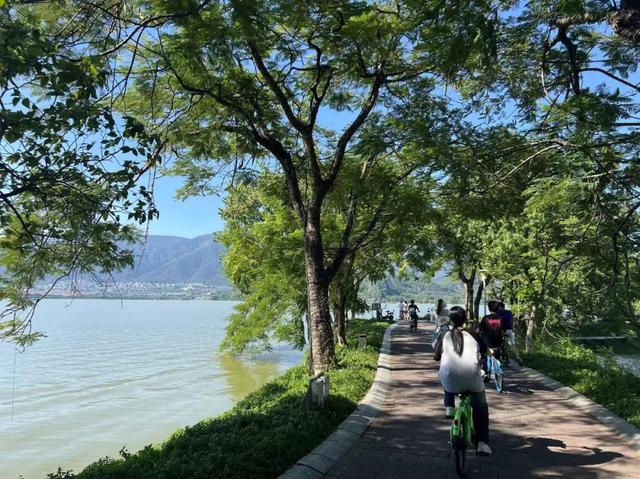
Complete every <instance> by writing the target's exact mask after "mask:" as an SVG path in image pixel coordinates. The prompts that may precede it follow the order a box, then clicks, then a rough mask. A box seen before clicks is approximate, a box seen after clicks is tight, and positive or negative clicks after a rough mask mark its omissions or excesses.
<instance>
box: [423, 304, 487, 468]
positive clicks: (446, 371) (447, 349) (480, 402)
mask: <svg viewBox="0 0 640 479" xmlns="http://www.w3.org/2000/svg"><path fill="white" fill-rule="evenodd" d="M466 319H467V313H466V311H465V310H464V308H461V307H460V306H454V307H452V308H451V310H450V312H449V320H450V321H451V323H452V327H451V329H450V330H449V331H446V332H445V333H444V334H443V335H442V336H441V337H440V339H439V340H438V343H437V344H436V348H435V353H434V355H433V358H434V359H435V360H436V361H440V370H439V371H438V377H439V378H440V383H441V384H442V386H443V387H444V406H445V416H446V417H453V415H454V412H455V395H456V394H460V393H469V396H470V399H471V407H472V408H473V423H474V427H475V432H476V439H477V441H478V454H480V455H482V456H488V455H490V454H491V447H489V444H488V442H489V405H488V404H487V397H486V395H485V392H484V382H483V381H482V369H481V358H482V356H483V355H484V354H485V353H486V351H487V345H486V344H485V342H484V341H483V340H482V338H480V337H479V336H478V335H477V334H476V333H472V332H469V331H467V330H466V329H464V323H465V321H466Z"/></svg>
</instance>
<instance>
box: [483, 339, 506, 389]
mask: <svg viewBox="0 0 640 479" xmlns="http://www.w3.org/2000/svg"><path fill="white" fill-rule="evenodd" d="M487 375H488V376H489V380H490V381H493V383H494V384H495V386H496V391H498V392H499V393H501V392H502V391H503V388H504V372H503V371H502V364H501V363H500V360H499V359H498V358H497V357H496V356H495V355H494V354H493V352H492V351H491V350H489V351H488V353H487Z"/></svg>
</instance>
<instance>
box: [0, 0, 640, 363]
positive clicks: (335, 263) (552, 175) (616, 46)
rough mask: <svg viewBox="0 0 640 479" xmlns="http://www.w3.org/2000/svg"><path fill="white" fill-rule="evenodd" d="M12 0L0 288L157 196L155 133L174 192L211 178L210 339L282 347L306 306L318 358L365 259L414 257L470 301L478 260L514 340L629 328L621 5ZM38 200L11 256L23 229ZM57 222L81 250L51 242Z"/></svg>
mask: <svg viewBox="0 0 640 479" xmlns="http://www.w3.org/2000/svg"><path fill="white" fill-rule="evenodd" d="M19 3H32V2H12V4H13V6H11V7H9V6H7V5H4V6H3V7H1V12H2V15H3V17H2V18H3V21H4V22H5V25H7V26H8V27H7V28H9V29H20V28H29V29H30V30H29V32H30V33H29V34H28V35H27V38H28V39H29V40H28V41H27V42H17V41H16V40H15V38H16V36H15V33H16V31H13V34H12V35H13V36H11V35H10V33H11V30H9V29H5V30H3V33H2V34H3V35H6V39H7V40H6V42H5V43H6V46H4V44H3V46H2V47H0V48H4V50H2V52H1V53H2V55H3V56H6V57H7V59H8V60H6V61H5V60H4V59H3V60H2V61H3V63H2V68H3V69H4V70H3V81H4V83H3V85H4V88H5V93H4V94H3V98H4V97H5V96H6V98H7V99H9V98H11V100H10V101H9V103H11V105H8V104H7V105H8V106H7V107H6V108H3V110H2V115H3V116H2V117H0V121H2V122H4V123H3V125H5V126H4V130H3V135H4V136H3V140H2V146H3V147H4V146H8V145H9V144H11V143H12V142H13V143H16V142H21V148H22V149H21V150H20V151H19V152H18V153H17V154H14V153H10V152H9V153H8V155H9V156H7V158H8V160H6V161H5V160H4V159H3V165H4V164H9V163H8V162H13V164H14V166H12V169H13V170H14V175H13V176H11V174H9V173H8V172H7V173H3V176H2V178H3V190H2V191H3V197H2V199H3V203H2V204H3V206H2V208H3V209H2V210H0V213H2V215H3V216H2V224H3V241H4V243H3V244H5V245H6V247H5V250H6V251H7V255H6V258H7V259H6V260H5V261H6V262H8V263H9V264H13V265H14V266H9V267H7V271H10V270H11V268H13V269H14V271H17V269H18V268H25V267H26V268H27V269H28V270H29V271H33V272H34V276H33V278H28V275H24V274H23V275H22V277H23V278H28V279H25V281H26V282H25V283H20V282H19V281H16V280H15V279H12V281H11V282H9V283H6V284H7V286H6V288H7V291H9V289H10V288H18V289H19V290H21V291H24V289H25V285H27V286H28V285H29V284H32V283H33V281H35V280H37V279H38V278H41V277H43V275H45V274H49V272H50V270H51V269H52V268H54V266H55V268H57V269H55V271H57V272H61V271H62V272H64V270H65V268H67V269H68V268H69V267H70V266H74V267H75V266H77V265H78V264H81V265H87V266H86V267H88V268H94V267H97V268H101V269H104V270H109V269H113V268H117V267H119V266H121V265H123V264H125V263H126V262H127V261H128V258H127V257H126V255H125V256H117V255H115V256H114V252H115V251H116V250H115V249H113V248H114V245H115V243H114V242H115V240H116V239H120V238H126V237H132V236H133V232H132V231H131V227H130V226H127V225H126V223H125V222H123V221H122V220H123V217H122V216H121V217H118V213H117V211H118V210H120V209H124V210H128V211H129V213H128V214H127V216H128V215H129V214H131V215H132V218H134V219H138V220H141V221H145V220H147V219H149V217H153V216H154V215H155V214H156V212H155V210H154V209H153V208H151V210H149V211H147V210H146V208H148V207H149V205H152V202H151V196H150V192H149V191H148V190H146V189H142V188H141V187H139V186H138V185H137V180H138V178H139V176H140V175H142V174H144V172H146V171H148V170H149V168H153V166H155V164H156V162H157V161H158V158H159V157H160V155H164V156H165V157H167V158H168V159H169V160H170V162H171V167H170V170H169V171H171V172H172V173H174V174H177V175H181V176H183V177H184V178H185V184H184V187H183V188H182V190H181V192H180V194H181V195H183V196H189V195H200V194H205V195H206V194H212V193H217V192H219V191H220V189H228V193H227V199H226V205H225V208H224V211H223V215H224V218H225V220H226V228H225V231H224V232H223V233H222V234H221V235H220V238H221V239H222V241H223V242H224V243H225V244H226V245H227V247H228V252H227V257H226V258H225V269H226V271H227V274H228V275H229V277H230V279H231V280H232V282H233V283H234V284H235V285H237V286H238V287H239V289H240V290H241V291H243V293H245V295H246V300H245V301H244V302H243V304H242V305H241V306H239V308H238V311H237V313H236V314H235V315H234V316H232V318H231V320H230V323H229V327H228V335H227V341H226V343H225V344H226V346H227V347H228V348H229V349H231V350H236V351H237V350H243V349H245V348H246V347H248V346H251V345H253V346H255V345H258V346H259V347H265V346H266V345H267V344H268V343H269V341H270V340H271V339H273V338H276V339H286V340H290V341H291V342H293V343H294V344H297V345H302V344H303V343H304V341H305V338H304V331H305V329H304V327H303V322H304V321H305V320H306V324H307V329H306V331H307V332H308V335H309V336H308V343H309V345H310V349H311V353H312V354H311V356H312V360H313V368H314V369H315V370H316V371H319V370H323V369H326V368H329V367H331V366H332V365H333V362H334V347H335V344H334V339H333V338H334V335H333V324H332V321H333V320H334V319H335V320H336V322H337V323H338V341H339V342H340V341H341V338H343V337H344V332H343V331H342V329H341V326H340V324H342V323H343V322H344V321H343V320H342V319H340V318H344V316H345V312H346V309H349V308H357V307H358V305H359V304H361V302H362V298H359V296H358V290H359V287H360V284H362V281H364V279H369V280H376V279H379V278H381V277H383V275H385V274H390V273H394V272H396V271H398V270H412V269H413V270H416V271H432V270H433V269H436V268H437V266H438V265H447V266H449V267H451V265H454V266H455V268H454V269H455V271H456V272H455V274H456V275H457V276H458V277H459V278H460V280H461V281H462V283H463V284H464V287H465V291H466V297H467V300H466V306H467V308H468V309H469V310H470V312H469V317H470V318H471V317H473V316H474V315H477V314H478V311H479V301H480V297H481V295H483V294H488V292H486V291H483V290H482V287H479V286H478V283H479V278H478V271H479V270H480V269H486V270H488V271H489V272H490V273H491V276H492V278H493V279H492V281H491V283H490V285H491V287H490V289H491V294H493V295H496V296H498V297H500V298H501V299H504V300H506V301H508V302H510V303H511V305H512V307H513V308H514V310H515V311H516V312H517V313H518V317H519V318H520V321H519V324H521V325H524V327H525V328H526V331H527V338H528V345H529V347H533V341H534V330H536V329H543V330H547V331H556V330H563V331H564V332H566V331H573V330H576V329H577V328H587V327H603V328H604V329H607V330H610V331H622V330H630V329H633V328H636V329H637V328H638V320H637V312H636V310H637V304H636V303H637V300H638V288H637V274H638V257H637V253H636V251H637V246H638V244H637V241H638V214H637V211H638V208H640V196H639V191H638V186H639V185H638V181H639V178H640V175H639V171H638V161H637V157H638V153H639V151H638V145H639V144H640V142H639V141H638V140H639V139H640V138H639V137H638V134H639V133H638V132H639V131H640V130H639V129H638V127H639V126H640V123H639V122H638V110H639V104H638V99H639V94H640V87H639V86H638V85H639V84H640V78H638V74H637V72H636V68H637V59H638V57H639V55H638V53H640V52H639V51H638V49H639V45H640V43H639V42H640V34H639V33H638V32H639V31H640V29H639V28H638V27H639V26H640V22H639V19H640V7H639V6H638V5H637V2H634V1H623V2H619V3H615V2H610V1H602V0H562V1H560V0H541V1H536V2H520V1H513V0H504V1H497V2H495V1H494V2H490V1H476V2H435V1H433V2H432V1H424V0H421V1H414V0H406V1H399V0H388V1H375V2H364V1H347V0H340V1H329V2H326V1H322V2H321V1H309V2H294V1H290V0H279V1H267V0H264V1H261V0H233V1H228V2H219V1H211V0H202V1H197V0H183V1H179V2H175V1H166V0H145V1H137V0H108V1H107V0H105V1H97V2H96V1H94V2H86V1H83V0H77V1H67V2H59V3H56V4H54V6H53V7H52V9H50V10H48V11H47V12H46V13H42V9H40V13H38V11H39V8H40V7H38V6H35V7H34V6H19V7H18V6H16V5H18V4H19ZM34 12H35V13H34ZM18 13H19V14H18ZM25 19H29V20H28V21H27V20H25ZM25 22H27V23H25ZM26 25H28V26H26ZM5 32H6V33H5ZM34 32H35V33H34ZM14 79H15V80H14ZM17 79H19V81H20V82H23V83H22V84H23V85H26V86H24V87H21V86H20V87H16V86H15V85H13V82H14V81H17ZM34 82H35V83H34ZM36 83H37V88H32V87H30V86H29V85H31V84H36ZM25 92H26V93H25ZM35 98H42V99H43V100H41V101H40V104H39V106H38V109H39V110H38V111H39V112H40V113H38V112H35V111H33V104H34V99H35ZM5 103H7V102H6V101H5V100H3V105H4V104H5ZM41 112H45V113H46V115H45V116H42V113H41ZM38 115H40V116H38ZM35 118H38V119H39V120H38V121H34V119H35ZM96 135H102V136H103V137H104V139H103V140H100V141H97V142H96V141H95V137H96ZM78 138H79V139H80V140H79V143H78V140H77V139H78ZM45 144H46V145H53V148H51V147H50V146H47V148H46V151H45V148H44V145H45ZM56 145H58V146H56ZM81 145H84V146H81ZM52 153H55V154H54V155H52ZM136 154H137V155H138V156H137V158H134V157H133V156H134V155H136ZM11 155H13V156H11ZM48 157H53V158H54V159H53V160H44V158H48ZM125 157H126V158H127V159H126V160H123V158H125ZM140 158H141V160H140ZM43 161H44V163H43ZM105 161H106V162H109V165H110V166H108V167H106V166H105ZM47 162H48V163H47ZM33 165H35V166H33ZM43 165H44V166H43ZM116 165H117V166H116ZM52 169H53V170H57V171H58V173H56V175H55V176H56V181H55V182H53V181H52V180H51V178H52V176H51V170H52ZM221 177H222V178H223V180H222V181H220V178H221ZM5 184H6V185H7V186H6V187H5ZM64 184H73V185H74V187H75V188H76V189H74V190H73V194H70V195H60V194H56V191H60V190H59V189H57V188H58V187H59V186H60V185H64ZM33 185H38V186H37V187H34V186H33ZM136 188H138V189H137V190H136V191H134V190H135V189H136ZM5 189H6V190H7V191H6V192H5ZM76 192H77V194H78V195H79V196H78V197H77V198H76V196H75V194H76ZM134 193H136V194H137V195H138V196H133V194H134ZM39 195H40V196H39ZM45 201H46V207H45V206H44V205H45V203H44V202H45ZM39 202H40V203H39ZM14 208H15V210H14ZM45 213H46V214H48V215H49V217H47V220H46V223H47V224H50V225H57V226H55V228H54V227H51V231H55V232H56V234H55V235H53V236H52V238H54V239H53V240H52V242H50V243H49V245H50V246H49V247H47V248H41V247H40V248H36V249H34V250H33V251H37V252H38V254H39V255H40V256H38V258H41V259H38V260H36V256H33V255H34V254H35V253H28V251H29V248H27V249H24V248H23V247H22V245H23V244H28V243H29V241H31V242H33V237H30V235H32V236H33V234H34V233H36V232H37V231H38V228H42V226H41V225H42V223H43V220H42V218H38V217H41V216H42V215H43V214H45ZM149 215H150V216H149ZM16 224H17V225H18V230H16V231H22V232H21V233H20V232H19V233H14V232H13V231H14V229H12V228H14V226H13V225H16ZM38 225H40V226H38ZM65 232H66V233H65ZM47 234H49V229H47ZM25 235H26V236H25ZM25 238H26V239H25ZM97 238H99V240H98V239H97ZM25 241H26V243H25ZM65 241H69V242H71V243H73V242H75V243H74V244H76V245H82V251H83V252H86V256H85V257H83V258H82V260H81V261H79V262H73V261H71V260H69V259H65V260H60V258H65V254H60V253H59V252H57V251H55V252H54V253H51V252H52V251H54V250H53V249H52V248H53V247H54V246H55V248H60V247H62V246H63V245H67V243H65ZM69 248H71V247H70V246H69ZM110 248H111V249H110ZM71 250H73V248H71ZM47 251H49V252H50V254H49V256H47V254H48V253H47ZM73 251H75V250H73ZM30 254H31V255H32V256H29V255H30ZM52 255H53V256H52ZM54 256H55V259H54ZM11 258H13V259H11ZM30 258H31V259H30ZM38 261H39V263H38ZM12 262H13V263H12ZM89 265H90V266H89ZM45 270H46V271H45ZM19 277H20V275H17V276H15V278H19ZM476 288H478V289H476ZM18 289H17V290H16V291H18ZM27 289H28V288H27ZM12 294H14V296H15V294H17V293H12ZM5 296H7V294H5ZM22 297H24V294H23V295H22ZM434 299H435V298H434ZM332 313H333V317H332ZM569 317H570V318H571V319H570V320H566V318H569Z"/></svg>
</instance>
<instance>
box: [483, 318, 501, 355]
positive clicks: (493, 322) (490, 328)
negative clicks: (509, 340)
mask: <svg viewBox="0 0 640 479" xmlns="http://www.w3.org/2000/svg"><path fill="white" fill-rule="evenodd" d="M485 335H486V336H487V339H488V340H489V347H492V348H495V347H498V346H500V345H501V344H502V318H500V316H498V315H497V314H496V313H491V314H490V315H489V316H487V328H486V330H485Z"/></svg>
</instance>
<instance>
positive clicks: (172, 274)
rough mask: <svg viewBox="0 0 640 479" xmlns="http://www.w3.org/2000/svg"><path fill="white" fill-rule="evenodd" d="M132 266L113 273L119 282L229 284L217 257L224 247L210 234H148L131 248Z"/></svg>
mask: <svg viewBox="0 0 640 479" xmlns="http://www.w3.org/2000/svg"><path fill="white" fill-rule="evenodd" d="M134 251H135V253H136V257H137V258H138V259H137V261H136V264H135V265H134V267H133V268H130V269H127V270H124V271H121V272H118V273H114V275H113V277H114V279H115V280H116V281H117V282H119V283H124V282H140V283H203V284H208V285H211V286H229V281H228V280H227V278H226V277H225V276H224V272H223V270H222V264H221V263H220V256H221V254H222V252H223V251H224V247H223V246H222V245H221V244H220V243H217V242H215V241H214V240H213V236H212V235H202V236H198V237H196V238H192V239H189V238H179V237H177V236H160V235H150V236H148V237H147V240H146V242H145V244H140V245H136V247H135V248H134Z"/></svg>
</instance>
